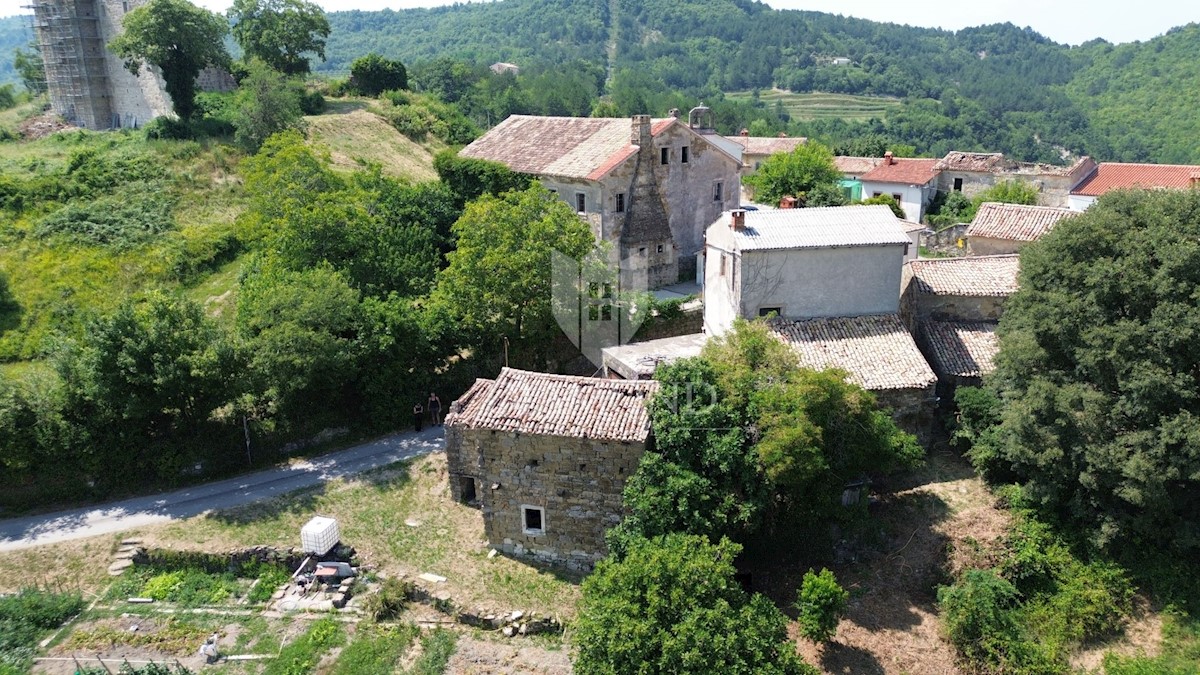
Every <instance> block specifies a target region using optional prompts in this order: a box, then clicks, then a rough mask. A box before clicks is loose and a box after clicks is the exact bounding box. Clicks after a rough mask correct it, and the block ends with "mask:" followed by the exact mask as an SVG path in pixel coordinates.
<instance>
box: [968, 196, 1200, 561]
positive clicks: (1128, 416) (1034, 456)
mask: <svg viewBox="0 0 1200 675" xmlns="http://www.w3.org/2000/svg"><path fill="white" fill-rule="evenodd" d="M999 335H1000V353H999V355H998V356H997V359H996V371H995V373H994V374H993V375H992V376H991V377H990V378H989V380H988V383H989V386H990V387H991V388H992V389H993V390H994V392H996V393H997V394H998V397H999V401H1000V406H1001V409H1000V412H999V419H1000V421H999V425H998V431H997V432H986V431H984V432H980V433H978V440H979V443H980V444H979V445H977V446H976V449H975V450H973V454H974V455H975V456H976V459H977V460H979V461H981V462H982V463H984V464H985V465H986V466H985V468H986V469H987V470H988V471H989V472H990V473H991V474H992V475H1009V476H1012V477H1014V478H1016V479H1017V480H1018V481H1020V482H1023V483H1024V484H1025V486H1026V488H1027V495H1028V496H1029V497H1030V499H1032V500H1033V501H1034V502H1035V503H1037V504H1039V505H1040V506H1041V507H1042V508H1044V509H1046V510H1049V511H1051V512H1053V513H1054V514H1055V515H1056V516H1058V517H1060V518H1063V519H1065V520H1067V521H1068V522H1072V523H1075V524H1076V525H1078V526H1081V527H1082V528H1084V529H1085V530H1086V531H1087V532H1089V533H1090V534H1091V535H1092V537H1093V539H1094V541H1095V542H1096V543H1098V544H1101V545H1105V544H1123V545H1128V544H1130V543H1131V542H1140V543H1141V545H1143V546H1152V547H1154V548H1155V549H1159V550H1175V551H1185V552H1191V554H1193V555H1194V554H1195V553H1196V552H1197V551H1200V516H1198V514H1200V378H1197V373H1198V372H1200V339H1198V338H1197V336H1198V335H1200V193H1198V192H1195V191H1159V192H1123V193H1111V194H1109V195H1106V196H1105V197H1103V198H1102V199H1100V200H1099V201H1098V202H1097V203H1096V204H1095V205H1094V206H1092V207H1091V208H1090V209H1089V210H1088V211H1087V212H1085V213H1084V214H1082V215H1080V216H1077V217H1075V218H1072V219H1070V220H1068V221H1063V222H1062V223H1061V224H1060V225H1059V226H1058V227H1056V228H1055V229H1054V230H1053V231H1051V232H1050V233H1049V234H1048V235H1046V236H1045V237H1043V238H1042V239H1041V240H1040V241H1038V242H1036V243H1035V244H1033V245H1031V246H1030V247H1028V248H1026V249H1023V250H1022V252H1021V277H1020V289H1019V290H1018V291H1017V293H1016V294H1015V295H1014V296H1013V297H1012V298H1011V299H1010V300H1009V302H1008V305H1007V307H1006V309H1005V314H1004V317H1003V318H1002V319H1001V322H1000V330H999ZM976 407H978V406H976ZM985 412H986V411H985ZM976 416H977V417H983V416H984V415H983V414H981V413H977V414H976ZM976 427H978V424H977V425H976Z"/></svg>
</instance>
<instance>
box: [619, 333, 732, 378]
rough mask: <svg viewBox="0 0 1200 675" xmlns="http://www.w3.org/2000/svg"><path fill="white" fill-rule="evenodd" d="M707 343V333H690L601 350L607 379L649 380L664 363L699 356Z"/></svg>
mask: <svg viewBox="0 0 1200 675" xmlns="http://www.w3.org/2000/svg"><path fill="white" fill-rule="evenodd" d="M707 341H708V336H707V335H705V334H704V333H691V334H689V335H679V336H676V337H665V338H658V339H656V340H645V341H642V342H631V343H629V344H624V345H614V346H612V347H605V348H604V349H603V350H601V353H602V359H603V372H604V376H605V377H608V378H619V379H626V380H649V379H650V378H652V377H654V371H655V370H657V369H658V367H659V366H661V365H663V364H665V363H671V362H672V361H676V360H678V359H686V358H691V357H693V356H699V355H700V351H701V350H702V349H704V343H705V342H707Z"/></svg>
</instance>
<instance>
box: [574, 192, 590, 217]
mask: <svg viewBox="0 0 1200 675" xmlns="http://www.w3.org/2000/svg"><path fill="white" fill-rule="evenodd" d="M575 210H576V211H578V212H580V213H583V212H584V211H587V195H585V194H583V193H582V192H576V193H575Z"/></svg>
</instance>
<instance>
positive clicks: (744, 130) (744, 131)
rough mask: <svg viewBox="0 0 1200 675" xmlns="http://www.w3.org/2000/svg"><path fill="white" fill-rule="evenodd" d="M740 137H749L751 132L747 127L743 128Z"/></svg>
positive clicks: (739, 133)
mask: <svg viewBox="0 0 1200 675" xmlns="http://www.w3.org/2000/svg"><path fill="white" fill-rule="evenodd" d="M738 135H739V136H749V135H750V130H749V129H747V128H745V127H742V130H741V131H739V132H738Z"/></svg>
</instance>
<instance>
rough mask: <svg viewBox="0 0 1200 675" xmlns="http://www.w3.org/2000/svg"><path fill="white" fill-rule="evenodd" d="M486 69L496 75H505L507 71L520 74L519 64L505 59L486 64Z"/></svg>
mask: <svg viewBox="0 0 1200 675" xmlns="http://www.w3.org/2000/svg"><path fill="white" fill-rule="evenodd" d="M488 69H489V70H491V71H492V72H493V73H495V74H497V75H505V74H508V73H512V74H513V75H520V74H521V67H520V66H518V65H517V64H515V63H508V62H507V61H497V62H496V63H493V64H492V65H490V66H488Z"/></svg>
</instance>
